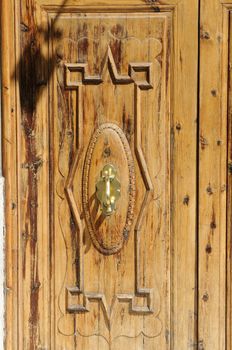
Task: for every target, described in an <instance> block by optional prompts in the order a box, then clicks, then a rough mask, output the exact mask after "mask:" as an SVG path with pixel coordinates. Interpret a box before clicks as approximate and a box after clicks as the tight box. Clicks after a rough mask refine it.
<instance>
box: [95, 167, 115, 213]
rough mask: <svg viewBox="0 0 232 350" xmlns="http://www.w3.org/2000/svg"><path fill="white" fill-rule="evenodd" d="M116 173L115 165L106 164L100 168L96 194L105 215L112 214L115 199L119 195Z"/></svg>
mask: <svg viewBox="0 0 232 350" xmlns="http://www.w3.org/2000/svg"><path fill="white" fill-rule="evenodd" d="M116 175H117V171H116V169H115V167H114V166H113V165H112V164H107V165H105V166H104V168H103V169H102V171H101V175H100V179H99V181H98V182H97V184H96V196H97V199H98V200H99V202H100V203H101V208H102V212H103V214H104V215H106V216H109V215H111V214H113V212H114V211H115V209H116V201H117V200H118V199H119V197H120V192H121V184H120V182H119V180H118V179H117V178H116Z"/></svg>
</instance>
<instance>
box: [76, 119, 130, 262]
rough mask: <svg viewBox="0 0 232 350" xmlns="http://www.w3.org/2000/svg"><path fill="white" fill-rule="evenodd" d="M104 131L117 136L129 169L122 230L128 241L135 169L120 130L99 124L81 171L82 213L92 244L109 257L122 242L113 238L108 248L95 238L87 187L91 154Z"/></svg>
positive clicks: (105, 243)
mask: <svg viewBox="0 0 232 350" xmlns="http://www.w3.org/2000/svg"><path fill="white" fill-rule="evenodd" d="M104 130H113V131H114V132H115V133H116V134H117V135H118V136H119V138H120V140H121V142H122V145H123V148H124V151H125V155H126V158H127V165H128V169H129V190H128V196H129V203H128V211H127V216H126V223H125V226H124V229H123V237H124V240H127V239H128V234H129V232H130V228H131V225H132V222H133V216H134V204H135V168H134V161H133V158H132V154H131V150H130V146H129V143H128V141H127V138H126V136H125V134H124V132H123V131H122V129H120V128H119V127H118V126H117V125H116V124H113V123H104V124H101V125H100V126H99V127H98V128H97V130H96V131H95V132H94V134H93V136H92V137H91V140H90V143H89V147H88V150H87V152H86V157H85V164H84V171H83V211H84V214H85V219H86V224H87V228H88V231H89V234H90V236H91V238H92V241H93V244H94V245H95V247H96V248H97V249H98V250H99V251H100V252H101V253H103V254H107V255H109V254H114V253H117V252H118V251H119V250H120V249H121V248H122V242H121V240H120V239H117V237H115V238H116V239H115V243H114V245H113V246H112V245H110V246H109V247H107V246H108V245H107V242H105V241H104V239H103V241H102V242H99V240H98V239H97V238H96V233H95V227H94V223H93V221H92V219H91V214H90V211H89V186H88V185H89V178H90V174H89V172H90V165H91V160H92V154H93V150H94V148H95V145H96V142H97V140H98V137H99V136H100V135H101V134H102V132H103V131H104ZM119 234H120V233H119ZM114 236H115V235H114Z"/></svg>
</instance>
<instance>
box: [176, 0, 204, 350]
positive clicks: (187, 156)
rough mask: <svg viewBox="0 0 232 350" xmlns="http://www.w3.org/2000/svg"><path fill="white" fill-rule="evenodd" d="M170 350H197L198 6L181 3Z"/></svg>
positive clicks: (178, 21) (179, 9)
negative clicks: (195, 349) (194, 349)
mask: <svg viewBox="0 0 232 350" xmlns="http://www.w3.org/2000/svg"><path fill="white" fill-rule="evenodd" d="M174 28H175V31H174V62H173V70H174V80H173V81H174V83H173V86H172V89H173V106H174V109H173V125H172V133H173V135H172V136H173V144H172V146H171V147H172V148H171V150H172V154H173V164H172V168H171V171H172V172H173V184H172V186H173V187H172V189H171V196H172V214H173V217H172V220H173V222H172V233H171V236H172V242H173V243H172V246H173V247H172V249H173V252H174V263H173V266H172V271H171V273H172V274H173V283H172V290H173V300H172V302H173V316H172V324H173V335H172V345H171V349H178V350H180V349H181V350H186V349H193V348H196V329H197V325H196V311H197V310H196V285H195V277H196V152H197V145H196V136H197V69H198V1H191V2H189V1H181V2H179V3H178V6H177V8H176V12H175V22H174Z"/></svg>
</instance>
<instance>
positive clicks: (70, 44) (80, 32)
mask: <svg viewBox="0 0 232 350" xmlns="http://www.w3.org/2000/svg"><path fill="white" fill-rule="evenodd" d="M2 10H3V11H2V14H3V16H2V30H3V38H4V40H3V55H2V56H3V67H4V69H3V89H4V169H5V176H6V215H7V216H6V225H7V227H6V230H7V288H8V289H7V291H8V292H7V319H6V323H7V337H6V348H7V349H15V350H16V349H17V350H29V349H30V350H32V349H41V350H42V349H43V350H45V349H54V350H61V349H62V350H72V349H82V350H97V349H98V350H108V349H111V350H116V349H127V348H128V347H130V349H131V350H135V349H141V350H142V349H144V350H154V349H159V350H164V349H170V350H173V349H176V350H177V349H178V350H186V349H193V348H196V347H197V317H196V316H197V299H196V297H197V294H196V277H197V260H196V258H197V246H196V244H197V240H196V232H197V230H196V222H197V211H196V208H197V205H196V195H197V188H196V183H197V181H196V179H197V161H196V157H197V71H198V67H197V62H198V1H197V0H192V1H191V2H190V1H188V0H182V1H176V0H167V1H163V0H161V1H159V2H157V3H156V2H155V1H142V0H133V1H128V0H118V1H115V2H112V1H109V0H102V1H100V2H99V1H95V0H94V1H89V0H79V1H76V0H68V1H60V0H49V1H43V0H37V1H34V0H21V1H19V0H15V1H14V0H11V1H3V7H2Z"/></svg>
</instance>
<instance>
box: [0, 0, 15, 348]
mask: <svg viewBox="0 0 232 350" xmlns="http://www.w3.org/2000/svg"><path fill="white" fill-rule="evenodd" d="M14 15H15V1H14V0H12V1H1V7H0V16H1V64H2V67H4V68H3V69H2V71H1V74H2V81H1V83H2V123H3V124H2V137H3V143H2V144H3V176H4V177H5V186H6V188H7V191H6V194H5V225H6V226H5V229H6V233H7V234H6V242H5V247H6V251H5V259H6V261H7V264H6V267H5V269H6V270H5V271H6V279H5V291H6V318H5V326H6V333H5V336H6V338H5V347H6V348H7V349H14V350H16V349H17V348H18V314H17V309H18V297H17V244H18V240H17V207H18V202H17V178H16V166H17V159H16V128H17V124H16V115H17V111H16V97H15V81H14V77H13V75H14V67H15V64H16V54H15V36H14V33H15V16H14Z"/></svg>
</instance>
